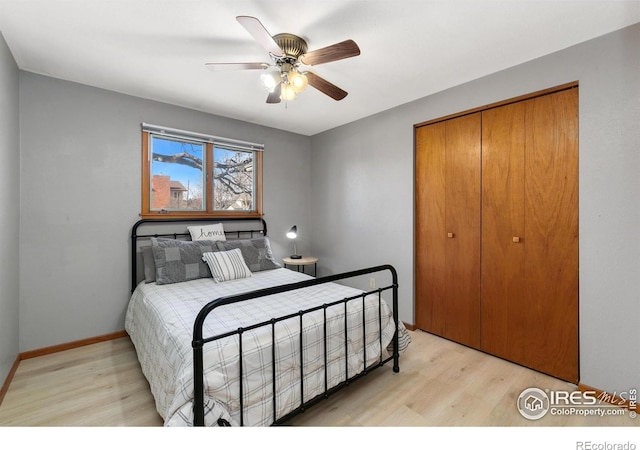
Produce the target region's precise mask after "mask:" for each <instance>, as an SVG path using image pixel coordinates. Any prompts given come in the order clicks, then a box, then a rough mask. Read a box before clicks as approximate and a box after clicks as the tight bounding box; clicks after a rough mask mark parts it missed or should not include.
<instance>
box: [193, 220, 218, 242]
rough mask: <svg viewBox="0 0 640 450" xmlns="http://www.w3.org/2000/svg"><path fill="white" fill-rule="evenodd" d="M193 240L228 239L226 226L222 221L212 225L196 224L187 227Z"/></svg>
mask: <svg viewBox="0 0 640 450" xmlns="http://www.w3.org/2000/svg"><path fill="white" fill-rule="evenodd" d="M187 229H188V230H189V233H190V234H191V240H192V241H226V240H227V237H226V236H225V234H224V228H223V226H222V224H221V223H214V224H211V225H195V226H192V227H187Z"/></svg>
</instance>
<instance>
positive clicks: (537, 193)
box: [524, 88, 579, 383]
mask: <svg viewBox="0 0 640 450" xmlns="http://www.w3.org/2000/svg"><path fill="white" fill-rule="evenodd" d="M525 119H526V123H527V129H526V136H525V211H526V218H525V224H526V240H525V242H524V244H525V248H526V264H525V279H526V284H525V293H526V297H525V301H526V305H527V312H526V315H527V329H528V330H529V331H528V333H527V341H526V343H525V347H526V349H527V359H528V362H529V365H530V367H534V368H536V369H538V370H540V371H541V372H545V373H548V374H550V375H553V376H556V377H558V378H561V379H563V380H567V381H570V382H573V383H576V382H577V381H578V377H579V373H578V366H579V359H578V89H577V88H576V89H569V90H566V91H561V92H558V93H555V94H551V95H545V96H542V97H538V98H535V99H532V100H528V101H527V102H526V118H525Z"/></svg>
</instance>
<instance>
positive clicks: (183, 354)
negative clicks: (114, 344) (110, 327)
mask: <svg viewBox="0 0 640 450" xmlns="http://www.w3.org/2000/svg"><path fill="white" fill-rule="evenodd" d="M309 278H310V277H309V276H307V275H304V274H302V273H299V272H295V271H293V270H289V269H275V270H268V271H263V272H257V273H254V274H253V276H251V277H249V278H246V279H241V280H234V281H226V282H223V283H215V282H214V281H213V279H211V278H206V279H198V280H193V281H189V282H185V283H177V284H169V285H161V286H158V285H156V284H155V283H150V284H145V283H144V282H142V283H141V284H140V285H138V287H137V288H136V290H135V292H134V293H133V295H132V297H131V301H130V303H129V306H128V309H127V314H126V319H125V329H126V331H127V332H128V333H129V335H130V336H131V340H132V341H133V343H134V345H135V348H136V351H137V353H138V358H139V360H140V364H141V366H142V371H143V373H144V375H145V376H146V377H147V380H148V381H149V384H150V386H151V390H152V393H153V396H154V398H155V401H156V408H157V410H158V412H159V413H160V415H161V416H162V417H163V418H164V421H165V425H167V426H180V425H182V426H185V425H186V426H189V425H192V424H193V362H192V361H193V355H192V352H193V350H192V347H191V341H192V333H193V324H194V321H195V318H196V316H197V314H198V312H199V311H200V309H201V308H202V307H203V306H204V305H205V304H207V303H208V302H209V301H211V300H213V299H216V298H218V297H222V296H228V295H233V294H238V293H242V292H247V291H251V290H255V289H261V288H265V287H269V286H275V285H280V284H288V283H295V282H298V281H302V280H305V279H309ZM361 293H362V291H359V290H356V289H353V288H349V287H346V286H343V285H340V284H337V283H327V284H321V285H318V286H313V287H310V288H305V289H303V290H297V291H291V292H286V293H284V294H278V295H277V296H269V297H263V298H258V299H254V300H249V301H246V302H242V303H239V304H235V305H227V306H223V307H220V308H217V309H215V310H214V311H213V312H212V313H211V314H210V315H209V317H208V318H207V320H206V322H205V327H204V332H203V333H204V336H205V337H209V336H214V335H218V334H221V333H224V332H226V331H230V330H236V329H238V328H239V327H245V326H248V325H251V324H253V323H257V322H261V321H267V320H270V319H271V318H273V317H280V316H284V315H287V314H290V313H295V312H298V311H300V310H304V309H309V308H312V307H314V306H317V305H322V304H324V303H331V302H333V301H336V300H341V299H343V298H346V297H350V296H353V295H358V294H361ZM389 295H391V294H390V293H389ZM362 304H363V301H362V298H359V299H357V300H353V301H350V302H349V303H348V307H347V316H348V320H347V323H348V329H347V336H348V358H347V359H348V375H349V376H353V375H355V374H357V373H359V372H361V371H362V370H363V368H364V352H363V333H362V328H363V325H362V323H363V319H362ZM365 304H366V307H365V311H366V315H365V316H366V320H365V329H366V335H367V337H366V358H367V362H366V365H367V366H369V365H371V364H374V363H376V362H377V361H378V360H379V358H380V351H381V348H380V341H379V338H378V328H379V323H380V319H379V307H378V298H377V295H369V296H367V298H366V301H365ZM381 311H382V318H381V323H382V351H383V357H386V356H387V351H386V346H387V344H388V343H389V342H390V341H391V339H392V337H393V333H394V331H395V325H394V323H393V318H392V315H391V310H390V308H389V307H388V305H387V304H386V303H385V302H384V301H383V302H382V307H381ZM327 322H328V326H327V334H328V336H329V337H328V339H327V352H328V361H329V362H328V364H327V365H328V376H327V384H328V386H329V387H332V386H334V385H336V384H338V383H340V382H342V381H344V379H345V372H346V370H347V369H346V368H345V367H346V364H345V344H344V323H345V320H344V306H343V305H337V306H334V307H330V308H328V309H327ZM299 328H300V319H299V318H298V317H295V318H293V319H289V320H287V321H284V322H281V323H279V324H277V325H276V333H275V334H276V392H277V393H278V395H277V401H276V411H277V417H282V416H283V415H285V414H286V413H288V412H290V411H291V410H293V409H295V408H296V407H298V406H300V395H301V393H300V380H299V378H300V376H299V374H300V338H299ZM303 328H304V338H303V345H302V346H303V356H304V383H303V386H304V399H305V401H306V400H310V399H312V398H313V397H315V396H316V395H318V394H321V393H322V392H324V389H325V375H324V340H323V334H324V326H323V311H318V312H314V313H311V314H309V315H306V316H305V317H304V320H303ZM400 333H401V334H400V336H401V337H402V338H403V339H401V341H403V342H407V343H408V334H407V331H406V329H405V328H404V326H403V325H402V323H400ZM271 342H272V333H271V326H268V327H265V328H262V329H259V330H253V331H246V332H244V333H243V341H242V346H243V355H244V357H243V360H242V364H243V389H244V395H243V401H244V405H243V406H244V416H243V418H244V425H250V426H260V425H269V424H271V423H272V422H273V420H274V419H273V405H272V390H273V387H272V386H273V382H272V364H271V361H272V356H271V354H272V353H271ZM204 350H205V352H204V366H205V413H206V414H205V424H206V425H215V424H216V421H217V419H218V418H219V417H223V418H226V419H227V420H229V421H230V422H231V423H232V424H233V425H238V424H239V423H240V415H239V409H240V408H239V400H238V399H239V381H238V378H239V377H238V374H239V356H238V337H237V336H232V337H228V338H224V339H221V340H217V341H214V342H211V343H208V344H206V345H205V347H204Z"/></svg>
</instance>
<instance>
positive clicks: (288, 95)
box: [280, 83, 296, 100]
mask: <svg viewBox="0 0 640 450" xmlns="http://www.w3.org/2000/svg"><path fill="white" fill-rule="evenodd" d="M280 98H281V99H282V100H295V98H296V91H295V89H294V88H293V85H292V84H291V83H282V86H280Z"/></svg>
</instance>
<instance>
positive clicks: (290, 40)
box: [273, 33, 307, 60]
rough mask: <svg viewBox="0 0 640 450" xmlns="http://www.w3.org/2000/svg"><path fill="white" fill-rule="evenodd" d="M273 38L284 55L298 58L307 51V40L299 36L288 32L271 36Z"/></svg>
mask: <svg viewBox="0 0 640 450" xmlns="http://www.w3.org/2000/svg"><path fill="white" fill-rule="evenodd" d="M273 40H274V41H275V42H276V44H278V46H279V47H280V48H281V49H282V51H283V52H284V54H285V57H290V58H293V59H296V60H297V59H298V58H299V57H300V56H302V55H304V54H305V53H307V42H306V41H305V40H304V39H302V38H301V37H300V36H296V35H295V34H289V33H280V34H276V35H275V36H273Z"/></svg>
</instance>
